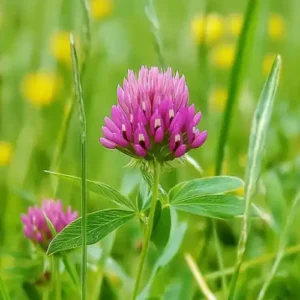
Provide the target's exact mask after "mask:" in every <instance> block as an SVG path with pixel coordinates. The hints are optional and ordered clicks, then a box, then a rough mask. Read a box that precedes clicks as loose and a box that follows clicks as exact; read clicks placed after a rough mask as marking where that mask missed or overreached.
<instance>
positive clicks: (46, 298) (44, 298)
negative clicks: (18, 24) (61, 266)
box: [42, 288, 49, 300]
mask: <svg viewBox="0 0 300 300" xmlns="http://www.w3.org/2000/svg"><path fill="white" fill-rule="evenodd" d="M42 300H49V290H48V288H46V289H45V290H44V291H43V296H42Z"/></svg>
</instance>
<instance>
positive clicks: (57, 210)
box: [21, 200, 78, 248]
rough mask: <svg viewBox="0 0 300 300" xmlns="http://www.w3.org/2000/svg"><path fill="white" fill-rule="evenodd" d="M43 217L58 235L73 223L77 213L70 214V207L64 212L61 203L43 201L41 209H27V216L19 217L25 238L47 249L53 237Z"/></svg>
mask: <svg viewBox="0 0 300 300" xmlns="http://www.w3.org/2000/svg"><path fill="white" fill-rule="evenodd" d="M45 215H46V216H47V218H48V219H49V220H50V221H51V223H52V224H53V227H54V228H55V231H56V232H57V233H58V232H60V231H61V230H62V229H63V228H65V227H66V226H67V225H68V224H70V223H71V222H72V221H74V220H75V219H76V218H77V215H78V213H77V211H74V212H72V210H71V207H70V206H69V207H68V208H67V211H66V212H64V211H63V206H62V203H61V201H59V200H57V201H54V200H43V202H42V206H41V208H39V207H37V206H33V207H29V208H28V214H27V215H26V214H22V215H21V219H22V223H23V225H24V234H25V236H26V237H27V238H28V239H29V240H31V241H33V242H34V243H38V244H40V245H42V246H43V247H45V248H47V247H48V245H49V243H50V242H51V240H52V238H53V236H52V233H51V230H50V228H49V226H48V224H47V221H46V219H45Z"/></svg>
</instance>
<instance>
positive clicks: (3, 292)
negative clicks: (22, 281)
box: [0, 276, 10, 300]
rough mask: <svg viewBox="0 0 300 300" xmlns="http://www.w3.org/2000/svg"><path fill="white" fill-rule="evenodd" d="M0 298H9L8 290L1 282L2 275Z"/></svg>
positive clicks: (6, 299) (5, 299)
mask: <svg viewBox="0 0 300 300" xmlns="http://www.w3.org/2000/svg"><path fill="white" fill-rule="evenodd" d="M0 298H1V299H3V300H10V297H9V295H8V292H7V290H6V288H5V284H4V282H3V279H2V277H1V276H0Z"/></svg>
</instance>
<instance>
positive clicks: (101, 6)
mask: <svg viewBox="0 0 300 300" xmlns="http://www.w3.org/2000/svg"><path fill="white" fill-rule="evenodd" d="M112 11H113V3H112V0H91V15H92V17H93V18H94V19H95V20H101V19H103V18H105V17H107V16H110V15H111V14H112Z"/></svg>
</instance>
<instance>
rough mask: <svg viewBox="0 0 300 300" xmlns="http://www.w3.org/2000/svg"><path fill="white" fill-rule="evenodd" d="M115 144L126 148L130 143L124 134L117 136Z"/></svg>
mask: <svg viewBox="0 0 300 300" xmlns="http://www.w3.org/2000/svg"><path fill="white" fill-rule="evenodd" d="M115 142H116V143H117V145H120V146H121V147H124V148H126V147H127V146H128V144H129V143H128V141H126V140H125V139H124V138H123V136H122V134H121V133H120V134H115Z"/></svg>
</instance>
